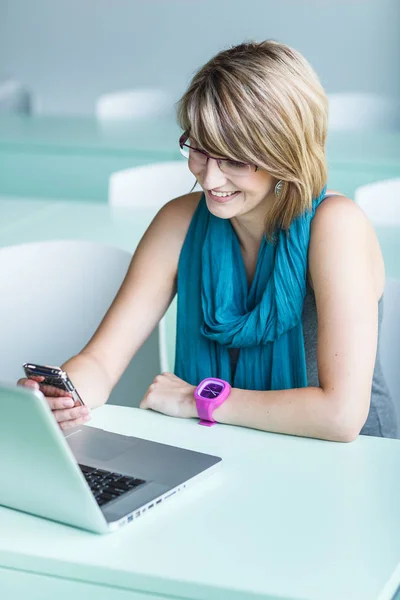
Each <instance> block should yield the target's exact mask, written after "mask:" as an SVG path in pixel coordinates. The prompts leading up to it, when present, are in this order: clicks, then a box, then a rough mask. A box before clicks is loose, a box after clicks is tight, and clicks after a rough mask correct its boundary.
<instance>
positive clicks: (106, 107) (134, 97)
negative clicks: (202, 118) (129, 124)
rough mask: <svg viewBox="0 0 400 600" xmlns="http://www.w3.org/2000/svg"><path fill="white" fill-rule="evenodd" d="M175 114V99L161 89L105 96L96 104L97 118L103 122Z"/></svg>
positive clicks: (127, 91) (129, 91)
mask: <svg viewBox="0 0 400 600" xmlns="http://www.w3.org/2000/svg"><path fill="white" fill-rule="evenodd" d="M173 112H174V99H173V97H172V96H171V94H169V93H168V92H166V91H165V90H159V89H139V88H138V89H136V90H135V89H134V90H126V91H121V92H114V93H111V94H104V95H102V96H100V97H99V98H98V99H97V102H96V116H97V118H98V119H101V120H103V119H104V120H113V119H141V118H146V117H161V116H167V115H169V116H171V115H172V114H173Z"/></svg>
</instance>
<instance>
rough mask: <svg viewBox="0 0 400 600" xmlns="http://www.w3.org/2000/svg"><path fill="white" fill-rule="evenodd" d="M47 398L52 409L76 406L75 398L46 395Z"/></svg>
mask: <svg viewBox="0 0 400 600" xmlns="http://www.w3.org/2000/svg"><path fill="white" fill-rule="evenodd" d="M46 400H47V402H48V404H49V406H50V408H51V410H63V409H64V408H74V406H75V402H74V400H73V399H72V398H68V397H61V398H54V397H52V396H46Z"/></svg>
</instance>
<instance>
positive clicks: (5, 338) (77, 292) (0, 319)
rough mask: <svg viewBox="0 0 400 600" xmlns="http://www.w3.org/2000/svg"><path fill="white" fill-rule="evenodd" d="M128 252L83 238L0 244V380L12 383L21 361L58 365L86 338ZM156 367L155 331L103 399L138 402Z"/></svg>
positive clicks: (115, 287)
mask: <svg viewBox="0 0 400 600" xmlns="http://www.w3.org/2000/svg"><path fill="white" fill-rule="evenodd" d="M130 260H131V254H130V253H129V252H126V251H124V250H120V249H118V248H113V247H111V246H105V245H103V244H97V243H92V242H84V241H54V242H38V243H30V244H22V245H19V246H9V247H5V248H1V249H0V280H1V293H0V332H1V333H0V340H1V353H0V354H1V356H0V381H3V382H7V383H15V382H16V381H17V380H18V379H19V378H20V377H22V376H23V371H22V368H21V366H22V364H23V363H24V362H36V363H42V364H50V365H51V364H54V365H60V364H62V363H63V362H64V361H65V360H66V359H68V358H70V357H71V356H73V355H74V354H76V353H77V352H79V351H80V350H81V349H82V348H83V346H84V345H85V344H86V343H87V342H88V340H89V339H90V337H91V336H92V334H93V333H94V331H95V330H96V328H97V326H98V325H99V323H100V321H101V319H102V318H103V316H104V314H105V313H106V311H107V309H108V307H109V305H110V304H111V302H112V300H113V298H114V296H115V294H116V293H117V291H118V289H119V286H120V285H121V283H122V280H123V278H124V276H125V274H126V271H127V269H128V266H129V263H130ZM159 372H160V367H159V360H158V340H157V333H155V334H153V335H152V336H151V337H150V339H149V340H148V341H147V342H146V343H145V344H144V346H143V347H142V348H141V350H140V351H139V352H138V354H137V355H136V356H135V358H134V359H133V360H132V362H131V364H130V365H129V366H128V368H127V370H126V371H125V373H124V375H123V376H122V378H121V380H120V381H119V383H118V384H117V386H116V387H115V389H114V390H113V392H112V394H111V397H110V403H111V404H121V405H126V406H138V404H139V402H140V400H141V398H142V397H143V395H144V393H145V392H146V390H147V388H148V386H149V385H150V383H151V381H152V380H153V378H154V376H155V375H156V374H157V373H159Z"/></svg>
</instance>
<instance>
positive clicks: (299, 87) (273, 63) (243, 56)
mask: <svg viewBox="0 0 400 600" xmlns="http://www.w3.org/2000/svg"><path fill="white" fill-rule="evenodd" d="M327 116H328V103H327V98H326V95H325V93H324V90H323V88H322V86H321V84H320V82H319V79H318V77H317V75H316V74H315V72H314V70H313V69H312V67H311V66H310V64H309V63H308V62H307V61H306V59H305V58H304V57H303V56H302V55H301V54H300V53H299V52H297V51H296V50H293V49H292V48H290V47H289V46H286V45H284V44H280V43H278V42H275V41H271V40H266V41H264V42H260V43H256V42H248V43H244V44H240V45H239V46H234V47H233V48H230V49H228V50H224V51H222V52H220V53H219V54H217V55H216V56H215V57H214V58H212V59H211V60H210V61H209V62H208V63H206V64H205V65H204V66H203V67H202V68H201V69H200V70H199V71H198V72H197V73H196V74H195V75H194V77H193V79H192V81H191V83H190V85H189V88H188V90H187V91H186V93H185V94H184V96H183V97H182V98H181V100H180V102H179V104H178V121H179V124H180V126H181V127H182V129H183V130H184V131H186V132H188V133H189V134H190V137H192V138H193V139H194V140H196V142H197V143H198V144H199V145H200V146H201V147H202V148H204V150H206V151H207V152H209V153H210V154H217V155H219V156H226V157H229V158H233V159H235V160H239V161H243V162H248V163H254V164H256V165H257V166H258V167H260V168H262V169H265V170H266V171H267V172H268V173H269V174H270V175H272V176H273V177H275V178H276V179H278V180H279V179H281V180H282V181H283V187H282V189H281V192H280V194H279V196H278V198H277V201H276V202H275V203H274V205H273V207H272V209H271V212H270V213H269V215H268V222H267V223H266V232H267V235H268V236H271V235H272V234H273V232H274V230H275V228H276V227H279V228H282V229H288V228H289V227H290V224H291V223H292V221H293V219H295V218H296V217H297V216H298V215H300V214H302V213H303V212H305V211H306V210H309V209H310V208H311V203H312V199H313V198H315V197H317V196H319V194H320V193H321V190H322V188H323V187H324V185H325V184H326V180H327V167H326V159H325V140H326V132H327Z"/></svg>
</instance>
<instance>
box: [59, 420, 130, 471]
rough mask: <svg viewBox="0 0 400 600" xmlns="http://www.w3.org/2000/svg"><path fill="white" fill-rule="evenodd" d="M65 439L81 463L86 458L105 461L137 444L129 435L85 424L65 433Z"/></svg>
mask: <svg viewBox="0 0 400 600" xmlns="http://www.w3.org/2000/svg"><path fill="white" fill-rule="evenodd" d="M66 440H67V442H68V444H69V446H70V448H71V450H72V452H73V453H74V455H75V458H76V459H77V460H78V462H80V463H83V464H85V463H84V461H85V460H86V459H87V460H88V461H91V462H92V461H93V460H95V461H96V462H99V461H101V462H107V461H109V460H112V459H113V458H116V457H117V456H119V455H120V454H123V453H124V452H126V451H127V450H129V449H130V448H132V446H135V444H137V441H136V440H135V439H133V438H131V437H128V436H125V435H119V434H117V433H109V432H108V431H104V430H103V429H97V428H96V427H85V426H84V427H82V428H79V429H78V430H76V431H72V432H71V434H67V435H66Z"/></svg>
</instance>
